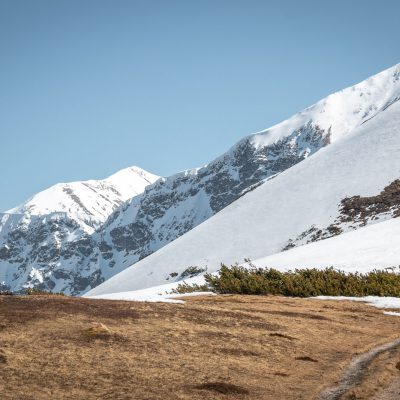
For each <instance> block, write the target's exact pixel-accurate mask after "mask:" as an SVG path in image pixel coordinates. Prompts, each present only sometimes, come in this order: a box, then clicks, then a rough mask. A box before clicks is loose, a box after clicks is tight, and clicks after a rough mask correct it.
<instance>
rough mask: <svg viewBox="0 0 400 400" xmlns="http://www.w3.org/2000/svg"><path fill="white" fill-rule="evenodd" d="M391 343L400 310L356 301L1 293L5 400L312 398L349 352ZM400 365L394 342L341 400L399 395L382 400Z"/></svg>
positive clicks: (398, 331) (392, 388)
mask: <svg viewBox="0 0 400 400" xmlns="http://www.w3.org/2000/svg"><path fill="white" fill-rule="evenodd" d="M100 324H103V325H100ZM398 338H400V318H399V317H396V316H390V315H384V314H383V313H382V311H381V310H378V309H376V308H373V307H370V306H367V305H365V304H362V303H355V302H354V303H353V302H337V301H322V300H315V299H292V298H283V297H263V296H257V297H256V296H215V297H192V298H188V299H186V302H185V304H164V303H140V302H123V301H108V300H89V299H82V298H69V297H63V296H26V297H17V296H0V394H1V399H2V400H11V399H12V400H19V399H21V400H22V399H24V400H28V399H32V400H42V399H52V400H53V399H82V400H83V399H84V400H90V399H113V400H117V399H121V400H122V399H137V400H177V399H187V400H188V399H193V400H196V399H209V400H213V399H271V400H301V399H316V398H318V396H319V394H320V393H321V392H322V391H323V390H324V389H325V388H327V387H331V386H335V384H336V383H335V382H337V381H338V380H339V379H340V376H341V374H342V372H343V369H344V367H346V366H347V365H348V364H349V363H350V361H351V359H352V358H353V357H355V356H357V355H359V354H361V353H364V352H367V351H368V350H370V349H371V348H373V347H375V346H378V345H381V344H384V343H388V342H391V341H394V340H395V339H398ZM399 361H400V352H399V350H398V349H393V350H391V351H389V352H385V353H382V354H381V355H379V356H378V357H377V358H375V359H374V360H373V361H372V363H371V364H370V365H368V366H367V367H366V369H365V371H364V372H363V379H362V381H360V382H357V388H355V389H354V390H353V389H352V390H351V391H350V392H348V393H346V395H345V396H344V397H342V398H343V399H381V400H384V399H389V398H393V399H394V398H398V397H389V396H392V394H391V393H392V392H393V393H397V394H398V390H399V389H400V385H399V384H398V382H399V381H398V378H400V371H399V370H398V368H399V365H397V368H396V364H397V363H398V362H399ZM396 385H397V386H396ZM385 392H386V393H385ZM394 396H396V394H394Z"/></svg>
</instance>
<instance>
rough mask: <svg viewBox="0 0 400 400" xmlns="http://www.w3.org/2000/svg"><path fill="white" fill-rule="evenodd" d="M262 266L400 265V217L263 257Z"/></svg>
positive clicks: (364, 269)
mask: <svg viewBox="0 0 400 400" xmlns="http://www.w3.org/2000/svg"><path fill="white" fill-rule="evenodd" d="M252 263H253V264H254V265H256V266H258V267H270V268H277V269H279V270H289V269H294V268H327V267H334V268H338V269H341V270H343V271H346V272H356V271H359V272H368V271H371V270H373V269H381V268H387V267H391V266H392V267H396V268H397V267H399V266H400V218H395V219H390V220H387V221H383V222H380V223H377V224H373V225H369V226H366V227H364V228H360V229H358V230H356V231H351V232H347V233H343V234H342V235H339V236H335V237H331V238H329V239H326V240H321V241H318V242H315V243H309V244H306V245H304V246H299V247H296V248H294V249H291V250H288V251H284V252H281V253H278V254H273V255H271V256H268V257H264V258H260V259H258V260H255V261H253V262H252Z"/></svg>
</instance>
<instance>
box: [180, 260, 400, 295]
mask: <svg viewBox="0 0 400 400" xmlns="http://www.w3.org/2000/svg"><path fill="white" fill-rule="evenodd" d="M204 277H205V280H206V285H201V286H199V285H187V284H182V285H180V286H178V288H177V289H176V290H177V292H178V293H188V292H194V291H199V290H201V291H204V290H207V289H208V290H211V291H213V292H216V293H221V294H248V295H267V294H272V295H283V296H295V297H313V296H357V297H359V296H392V297H400V274H398V273H396V272H394V271H390V270H374V271H372V272H369V273H366V274H361V273H357V272H356V273H346V272H344V271H338V270H336V269H334V268H326V269H322V270H318V269H315V268H311V269H296V270H294V271H289V272H280V271H278V270H276V269H273V268H257V267H255V266H251V267H250V268H244V267H241V266H239V265H233V266H230V267H228V266H226V265H221V269H220V270H219V273H218V275H212V274H205V275H204Z"/></svg>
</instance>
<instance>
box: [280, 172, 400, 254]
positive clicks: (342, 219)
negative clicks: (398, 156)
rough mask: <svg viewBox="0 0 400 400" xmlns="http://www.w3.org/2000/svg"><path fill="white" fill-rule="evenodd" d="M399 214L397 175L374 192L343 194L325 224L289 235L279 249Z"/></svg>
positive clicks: (399, 186)
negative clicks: (333, 216) (365, 194)
mask: <svg viewBox="0 0 400 400" xmlns="http://www.w3.org/2000/svg"><path fill="white" fill-rule="evenodd" d="M397 217H400V179H396V180H394V181H393V182H391V183H390V184H389V185H387V186H386V187H385V188H384V189H383V190H382V191H381V192H380V193H378V194H377V195H375V196H367V197H363V196H352V197H346V198H344V199H343V200H342V201H341V202H340V204H339V205H338V217H337V218H336V219H335V221H334V223H333V224H331V225H329V226H327V227H326V228H319V227H317V226H315V225H313V226H311V227H310V228H309V229H307V230H306V231H304V232H303V233H302V234H301V235H299V236H298V237H297V238H295V239H289V241H288V243H287V245H286V246H285V247H284V248H283V249H282V250H283V251H284V250H289V249H291V248H293V247H296V246H299V245H303V244H307V243H312V242H316V241H318V240H323V239H328V238H330V237H333V236H337V235H340V234H341V233H343V232H348V231H351V230H354V229H358V228H360V227H363V226H366V225H368V224H370V223H374V222H380V221H384V220H386V219H390V218H397Z"/></svg>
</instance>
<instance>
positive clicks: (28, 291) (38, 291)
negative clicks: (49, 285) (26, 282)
mask: <svg viewBox="0 0 400 400" xmlns="http://www.w3.org/2000/svg"><path fill="white" fill-rule="evenodd" d="M25 294H26V295H28V296H65V294H64V293H62V292H50V291H48V290H41V289H37V288H28V289H26V290H25Z"/></svg>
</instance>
